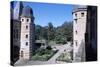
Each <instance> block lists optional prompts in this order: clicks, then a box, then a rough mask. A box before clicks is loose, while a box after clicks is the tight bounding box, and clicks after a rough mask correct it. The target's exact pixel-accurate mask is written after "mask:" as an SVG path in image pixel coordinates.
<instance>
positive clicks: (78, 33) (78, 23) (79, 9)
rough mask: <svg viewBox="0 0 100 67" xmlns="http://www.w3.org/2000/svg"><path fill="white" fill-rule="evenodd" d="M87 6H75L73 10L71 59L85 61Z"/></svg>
mask: <svg viewBox="0 0 100 67" xmlns="http://www.w3.org/2000/svg"><path fill="white" fill-rule="evenodd" d="M86 18H87V6H76V7H74V9H73V59H74V61H75V62H81V61H85V32H86V22H87V20H86Z"/></svg>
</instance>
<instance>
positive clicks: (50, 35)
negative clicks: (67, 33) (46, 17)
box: [48, 22, 55, 40]
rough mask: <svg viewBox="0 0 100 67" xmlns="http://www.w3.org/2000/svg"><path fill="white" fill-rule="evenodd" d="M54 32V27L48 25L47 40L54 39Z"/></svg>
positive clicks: (50, 24)
mask: <svg viewBox="0 0 100 67" xmlns="http://www.w3.org/2000/svg"><path fill="white" fill-rule="evenodd" d="M54 34H55V32H54V27H53V25H52V23H51V22H50V23H48V40H54V38H55V35H54Z"/></svg>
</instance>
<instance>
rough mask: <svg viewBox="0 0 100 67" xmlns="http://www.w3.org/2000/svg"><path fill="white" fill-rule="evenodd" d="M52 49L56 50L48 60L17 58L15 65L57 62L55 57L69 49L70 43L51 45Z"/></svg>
mask: <svg viewBox="0 0 100 67" xmlns="http://www.w3.org/2000/svg"><path fill="white" fill-rule="evenodd" d="M52 47H53V48H54V49H57V50H58V52H57V53H56V54H55V55H54V56H53V57H52V58H50V59H49V60H48V61H33V60H32V61H25V60H24V61H23V60H18V61H17V62H16V63H15V65H16V66H19V65H20V66H21V65H43V64H55V63H56V64H57V62H56V58H57V57H58V56H60V55H61V53H63V52H64V51H67V52H69V51H71V50H72V47H71V46H70V43H68V44H65V45H60V46H52Z"/></svg>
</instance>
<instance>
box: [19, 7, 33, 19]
mask: <svg viewBox="0 0 100 67" xmlns="http://www.w3.org/2000/svg"><path fill="white" fill-rule="evenodd" d="M21 17H31V18H32V17H33V11H32V9H31V7H29V6H26V7H24V8H23V10H22V14H21Z"/></svg>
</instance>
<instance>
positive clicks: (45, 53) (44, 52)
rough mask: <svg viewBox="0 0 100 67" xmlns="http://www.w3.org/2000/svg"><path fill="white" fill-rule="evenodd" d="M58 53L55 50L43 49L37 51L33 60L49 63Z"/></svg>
mask: <svg viewBox="0 0 100 67" xmlns="http://www.w3.org/2000/svg"><path fill="white" fill-rule="evenodd" d="M56 52H57V50H56V51H54V50H52V49H51V50H50V49H41V50H38V51H36V52H35V53H34V54H33V56H32V60H39V61H47V60H49V59H50V58H51V57H52V56H53V55H54V54H55V53H56Z"/></svg>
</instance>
